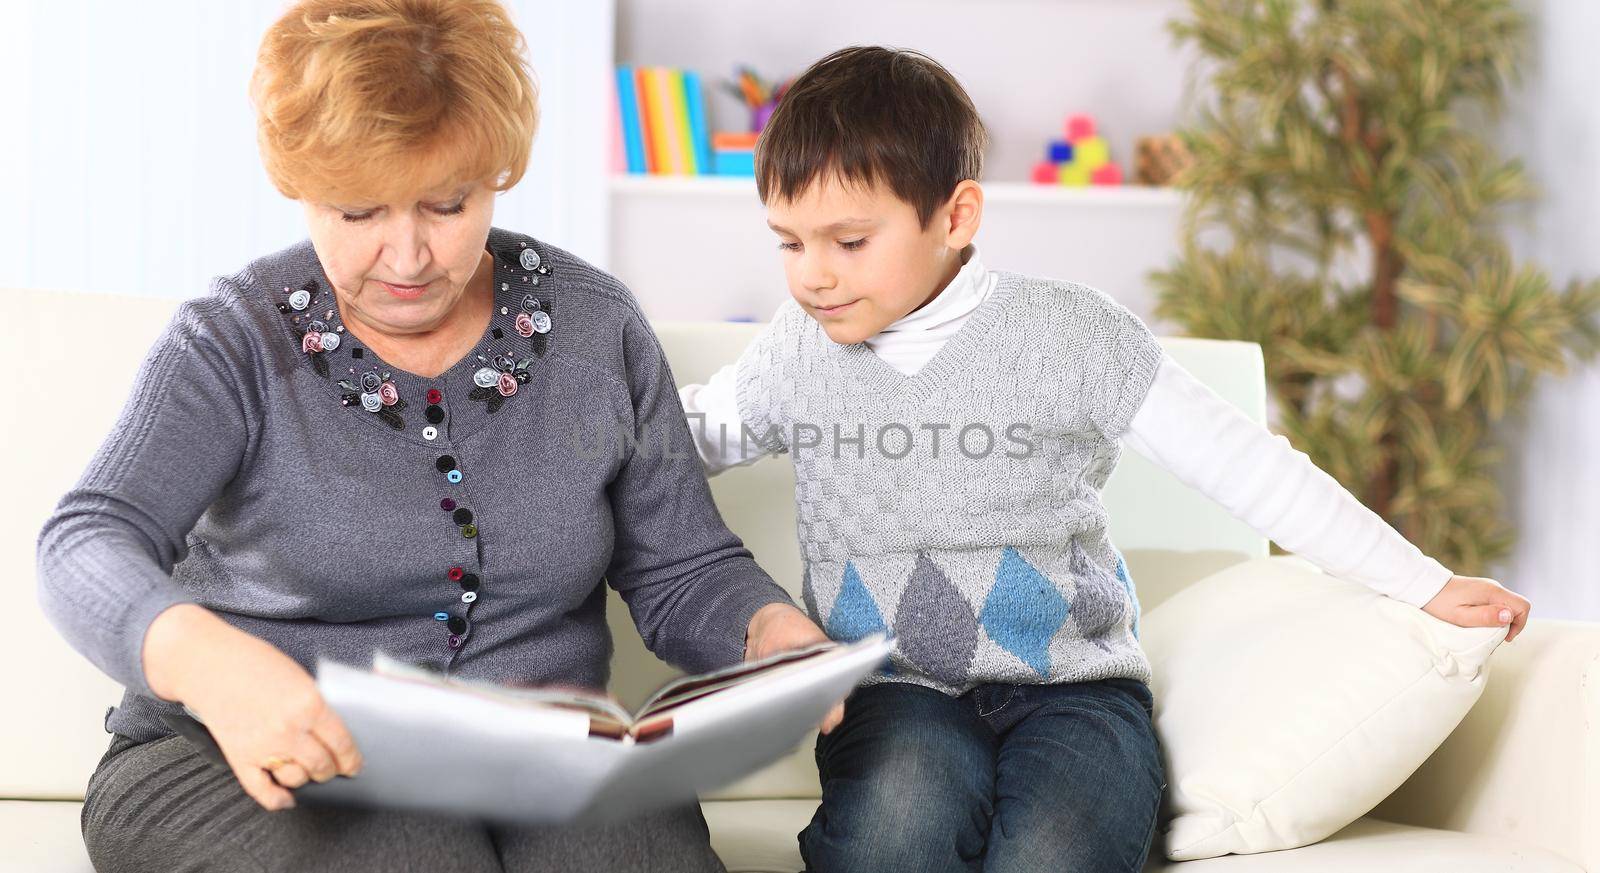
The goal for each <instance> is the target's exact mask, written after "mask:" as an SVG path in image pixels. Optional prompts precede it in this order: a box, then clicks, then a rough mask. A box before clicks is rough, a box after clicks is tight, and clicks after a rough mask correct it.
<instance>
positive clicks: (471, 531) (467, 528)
mask: <svg viewBox="0 0 1600 873" xmlns="http://www.w3.org/2000/svg"><path fill="white" fill-rule="evenodd" d="M461 535H462V536H464V537H466V538H467V539H469V540H470V539H472V538H473V537H475V536H477V535H478V526H477V525H475V524H464V525H462V526H461Z"/></svg>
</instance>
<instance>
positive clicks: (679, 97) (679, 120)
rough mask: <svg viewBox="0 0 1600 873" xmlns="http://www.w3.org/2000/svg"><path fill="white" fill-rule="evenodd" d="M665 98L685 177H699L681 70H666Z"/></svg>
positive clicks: (697, 157) (686, 94) (687, 99)
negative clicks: (670, 113)
mask: <svg viewBox="0 0 1600 873" xmlns="http://www.w3.org/2000/svg"><path fill="white" fill-rule="evenodd" d="M666 76H667V98H668V99H669V100H671V101H672V124H673V131H672V132H673V134H674V135H675V138H676V143H675V144H676V146H677V149H678V154H680V155H683V164H682V169H683V172H684V174H685V175H688V176H698V175H700V160H699V156H697V155H696V154H695V149H694V126H693V125H692V124H691V123H690V119H689V95H688V92H687V89H686V88H685V85H684V82H685V79H684V75H683V71H682V70H671V69H669V70H667V71H666Z"/></svg>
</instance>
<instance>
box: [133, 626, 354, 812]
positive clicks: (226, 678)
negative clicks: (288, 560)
mask: <svg viewBox="0 0 1600 873" xmlns="http://www.w3.org/2000/svg"><path fill="white" fill-rule="evenodd" d="M143 657H144V668H145V678H146V680H147V681H148V682H149V683H150V689H151V690H152V691H154V692H156V694H157V695H158V696H160V697H162V698H164V699H168V700H174V701H178V702H181V703H183V704H184V705H186V706H188V707H189V708H190V709H192V710H194V711H195V713H196V714H197V715H199V716H200V719H201V720H202V721H204V722H205V725H206V728H207V729H209V730H210V731H211V735H212V736H213V737H215V738H216V741H217V745H218V746H220V747H221V748H222V754H223V757H224V758H226V759H227V761H228V766H230V767H232V768H233V774H234V776H235V777H237V778H238V780H239V784H240V785H241V786H242V787H243V788H244V790H245V793H247V794H249V795H250V796H251V797H252V798H254V799H255V801H256V802H257V803H259V804H261V805H262V806H263V807H265V808H266V809H269V810H279V809H288V808H290V807H292V806H294V796H293V795H291V794H290V793H289V791H288V790H286V789H289V788H298V787H300V786H301V785H304V784H306V782H308V781H311V780H315V781H317V782H326V781H328V780H329V779H332V778H333V777H334V776H336V775H344V776H354V775H355V774H356V773H357V771H359V770H360V769H361V753H360V751H359V750H358V749H357V748H356V744H355V740H353V739H351V737H350V733H349V732H348V731H347V730H345V726H344V722H343V721H341V720H340V719H339V716H338V715H337V714H335V713H334V711H333V710H332V709H330V708H329V707H328V705H327V703H326V702H324V701H323V699H322V693H321V692H320V691H318V689H317V683H316V680H314V679H312V678H311V674H309V673H307V672H306V671H305V669H304V668H302V667H301V666H300V665H299V664H298V663H296V662H295V661H294V659H292V658H290V657H289V656H288V655H285V654H284V653H283V652H281V651H279V650H278V649H277V648H276V647H274V646H273V645H271V644H270V643H268V642H266V641H265V640H262V639H260V638H258V637H254V636H251V635H250V634H247V633H245V632H244V631H241V630H239V629H238V628H235V627H234V626H232V625H230V624H228V623H227V622H225V621H223V620H222V619H221V618H219V617H217V616H216V615H215V614H214V613H212V612H210V611H209V610H206V609H204V608H202V607H199V606H195V605H193V604H182V605H179V606H174V607H171V608H170V609H168V610H166V611H165V612H163V613H161V614H160V615H159V616H157V617H156V620H155V622H153V623H152V624H151V625H150V629H149V631H148V632H147V633H146V634H145V642H144V652H143Z"/></svg>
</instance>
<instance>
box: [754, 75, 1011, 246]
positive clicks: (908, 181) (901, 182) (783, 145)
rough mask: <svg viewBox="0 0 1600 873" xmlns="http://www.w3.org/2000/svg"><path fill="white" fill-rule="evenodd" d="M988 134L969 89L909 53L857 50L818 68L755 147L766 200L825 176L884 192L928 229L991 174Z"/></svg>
mask: <svg viewBox="0 0 1600 873" xmlns="http://www.w3.org/2000/svg"><path fill="white" fill-rule="evenodd" d="M988 145H989V134H988V132H987V131H986V130H985V129H984V126H983V121H982V120H981V119H979V118H978V110H977V109H975V108H974V107H973V105H972V100H971V98H969V97H968V96H967V92H966V90H965V89H963V88H962V87H961V84H960V83H959V82H957V81H956V78H955V76H952V75H951V74H950V71H949V70H946V69H945V68H944V67H943V66H940V64H939V62H938V61H935V60H934V59H933V58H930V57H928V56H927V55H924V54H922V53H920V52H915V51H911V50H909V49H893V48H884V47H882V46H851V47H849V48H844V49H840V50H838V51H836V52H834V53H833V54H830V55H828V56H827V57H825V58H823V59H822V60H820V61H817V62H816V63H814V64H812V65H811V66H810V67H809V68H808V69H807V70H806V71H805V72H804V73H801V74H800V77H799V78H797V79H795V81H794V84H793V85H791V86H790V87H789V90H788V91H786V92H785V93H784V95H783V99H781V100H779V101H778V108H777V109H776V110H775V111H774V112H773V113H772V118H771V119H770V120H769V121H768V122H767V126H766V128H765V129H764V130H763V131H762V133H761V137H760V139H759V140H758V141H757V143H756V153H755V162H756V191H757V193H758V194H759V195H760V196H761V202H762V203H766V202H768V200H767V198H769V197H773V196H776V197H778V198H779V199H782V200H793V199H795V198H796V197H799V196H801V195H803V194H804V193H805V192H806V189H807V188H809V187H810V186H811V184H812V183H814V182H816V181H818V180H819V179H821V178H823V175H824V174H825V173H836V174H838V176H839V178H840V179H842V180H843V181H845V182H848V183H853V184H859V185H864V186H871V185H874V184H880V183H881V184H883V185H885V186H886V187H888V189H889V190H890V191H892V192H894V195H895V196H896V197H899V198H900V199H901V200H903V201H905V202H906V203H909V204H910V205H911V206H912V207H913V208H915V209H916V211H917V218H918V219H919V220H920V221H921V222H922V226H923V227H924V228H926V227H927V226H928V222H929V221H930V220H931V219H932V218H933V214H934V213H935V212H936V211H938V209H939V207H940V206H942V205H944V203H945V201H946V200H948V199H949V197H950V194H951V193H952V192H953V191H955V187H956V185H957V184H959V183H960V182H961V181H962V180H964V179H973V180H976V179H977V178H978V177H979V175H980V174H981V173H982V172H983V152H984V149H986V148H987V147H988Z"/></svg>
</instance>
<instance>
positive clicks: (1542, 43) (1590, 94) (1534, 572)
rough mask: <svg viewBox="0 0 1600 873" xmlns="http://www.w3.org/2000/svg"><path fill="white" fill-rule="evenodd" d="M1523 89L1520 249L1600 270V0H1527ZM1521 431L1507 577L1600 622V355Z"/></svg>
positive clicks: (1572, 271) (1513, 142)
mask: <svg viewBox="0 0 1600 873" xmlns="http://www.w3.org/2000/svg"><path fill="white" fill-rule="evenodd" d="M1522 5H1523V6H1524V7H1525V8H1526V9H1527V11H1528V13H1529V14H1530V15H1532V16H1533V33H1532V38H1533V41H1532V46H1533V51H1532V52H1531V53H1530V56H1529V59H1528V64H1527V67H1526V70H1527V76H1526V79H1525V81H1524V85H1523V87H1521V88H1520V89H1518V91H1517V93H1516V94H1515V96H1514V98H1513V101H1512V103H1511V104H1510V110H1511V111H1510V113H1509V115H1508V117H1507V119H1506V123H1505V125H1504V128H1503V130H1502V136H1501V138H1502V140H1503V141H1504V144H1505V147H1506V149H1507V150H1508V151H1509V152H1510V153H1512V154H1515V155H1518V156H1520V157H1522V158H1523V160H1524V161H1525V162H1526V163H1527V165H1528V169H1529V171H1530V173H1531V175H1532V178H1533V180H1534V181H1535V182H1536V183H1537V184H1538V186H1539V187H1540V189H1541V199H1540V200H1539V201H1538V202H1537V203H1536V204H1534V205H1533V207H1532V208H1531V209H1526V210H1523V211H1522V214H1521V215H1520V216H1519V217H1518V219H1517V220H1516V221H1515V222H1514V223H1513V224H1512V225H1511V228H1510V231H1511V234H1512V236H1513V239H1514V240H1515V241H1516V242H1517V244H1518V245H1517V250H1518V252H1517V253H1518V255H1519V256H1520V257H1524V258H1528V259H1530V260H1531V261H1532V262H1534V263H1536V264H1538V265H1540V266H1542V267H1544V268H1545V269H1547V270H1548V271H1549V272H1550V274H1551V276H1552V278H1553V279H1555V280H1556V281H1557V282H1559V283H1560V284H1561V286H1562V287H1565V285H1566V282H1567V281H1568V280H1569V279H1572V278H1579V277H1585V278H1594V277H1596V276H1600V92H1597V90H1596V85H1597V83H1600V54H1597V53H1596V52H1595V45H1594V44H1595V40H1596V39H1600V3H1596V2H1593V0H1523V3H1522ZM1528 410H1529V415H1528V419H1527V421H1526V423H1525V426H1523V427H1519V428H1515V429H1512V430H1511V431H1510V432H1509V434H1508V435H1509V437H1510V445H1509V447H1508V452H1507V458H1508V464H1507V470H1506V476H1505V479H1506V483H1507V488H1506V491H1507V498H1508V499H1509V501H1510V503H1511V508H1512V513H1513V518H1514V519H1515V522H1516V525H1517V527H1518V528H1519V529H1520V531H1521V534H1522V538H1521V542H1520V543H1519V544H1518V546H1517V548H1516V551H1515V552H1514V553H1513V554H1512V556H1511V558H1510V559H1509V560H1508V561H1506V562H1505V566H1504V568H1503V569H1502V571H1501V574H1500V578H1501V579H1502V581H1504V582H1505V583H1506V584H1507V585H1509V586H1510V587H1512V588H1514V589H1516V590H1517V591H1520V592H1522V593H1523V594H1524V596H1526V597H1528V598H1529V599H1530V600H1532V601H1533V602H1534V608H1535V610H1536V611H1537V614H1541V615H1546V616H1556V617H1566V618H1581V619H1586V620H1591V621H1593V620H1600V457H1597V454H1600V365H1596V364H1590V365H1588V366H1586V367H1583V368H1581V369H1579V370H1578V371H1577V372H1575V373H1573V374H1571V375H1569V376H1567V377H1565V378H1560V379H1547V380H1545V381H1543V382H1542V383H1541V384H1540V385H1539V387H1538V389H1537V390H1536V391H1535V392H1534V393H1533V396H1532V397H1531V398H1529V405H1528Z"/></svg>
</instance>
